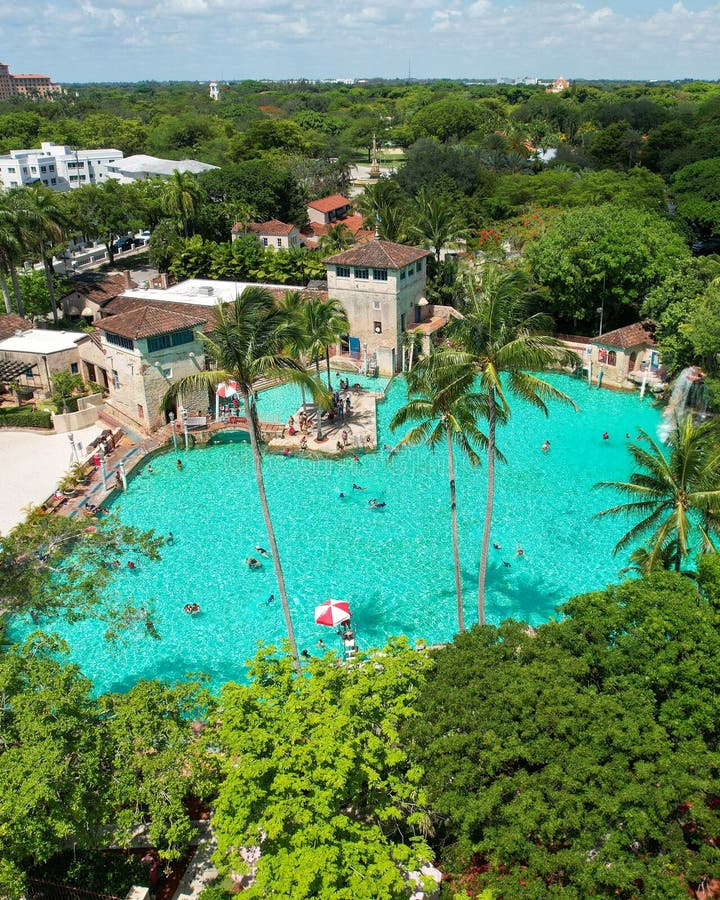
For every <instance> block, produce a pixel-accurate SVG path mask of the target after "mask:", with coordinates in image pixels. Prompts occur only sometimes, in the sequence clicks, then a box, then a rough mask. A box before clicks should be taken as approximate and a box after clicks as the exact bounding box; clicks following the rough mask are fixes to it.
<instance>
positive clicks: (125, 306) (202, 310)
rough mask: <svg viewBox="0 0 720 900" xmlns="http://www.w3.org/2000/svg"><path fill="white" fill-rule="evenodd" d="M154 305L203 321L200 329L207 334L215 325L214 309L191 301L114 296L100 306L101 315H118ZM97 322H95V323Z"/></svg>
mask: <svg viewBox="0 0 720 900" xmlns="http://www.w3.org/2000/svg"><path fill="white" fill-rule="evenodd" d="M148 306H149V307H154V308H155V309H159V310H161V311H168V310H169V311H170V312H174V313H178V315H181V316H191V317H193V318H197V319H198V321H201V320H202V321H203V322H204V323H205V324H204V325H203V326H202V331H204V332H205V333H206V334H209V333H210V332H211V331H212V330H213V328H214V327H215V310H214V309H213V308H212V307H208V306H200V305H195V304H193V303H173V302H172V301H165V300H157V301H152V300H144V299H143V298H142V297H116V298H115V299H114V300H111V301H110V302H109V303H107V304H106V305H105V306H103V308H102V312H103V316H118V315H121V314H122V313H126V312H130V311H131V310H135V309H145V308H146V307H148ZM96 324H97V323H96Z"/></svg>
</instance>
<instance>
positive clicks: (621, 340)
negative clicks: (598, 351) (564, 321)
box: [590, 322, 655, 350]
mask: <svg viewBox="0 0 720 900" xmlns="http://www.w3.org/2000/svg"><path fill="white" fill-rule="evenodd" d="M654 332H655V324H654V323H653V322H634V323H633V324H632V325H625V326H624V327H623V328H616V329H615V331H608V332H607V333H606V334H601V335H600V337H596V338H593V339H592V340H591V341H590V343H591V344H596V345H597V346H600V347H616V348H617V349H618V350H627V349H628V348H629V347H639V346H640V345H641V344H646V345H647V346H650V347H652V346H654V344H655V338H654V336H653V335H654Z"/></svg>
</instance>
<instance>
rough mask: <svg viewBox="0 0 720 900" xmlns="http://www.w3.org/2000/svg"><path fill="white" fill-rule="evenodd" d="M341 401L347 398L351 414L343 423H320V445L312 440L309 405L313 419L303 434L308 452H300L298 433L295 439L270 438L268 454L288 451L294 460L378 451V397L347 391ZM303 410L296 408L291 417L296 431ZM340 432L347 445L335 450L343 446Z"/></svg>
mask: <svg viewBox="0 0 720 900" xmlns="http://www.w3.org/2000/svg"><path fill="white" fill-rule="evenodd" d="M341 396H342V397H343V399H344V398H345V397H348V396H349V397H350V404H351V406H350V413H349V415H347V414H346V416H345V418H344V419H343V420H342V421H333V422H329V421H327V420H325V419H324V420H323V423H322V433H323V439H322V441H318V440H317V439H316V437H315V435H316V434H317V424H316V421H315V418H314V416H315V409H314V407H313V406H312V405H310V404H308V407H307V409H308V411H309V415H311V416H312V419H311V421H310V422H309V425H308V428H307V430H306V435H305V437H306V440H307V450H305V451H303V450H301V449H300V442H301V440H302V438H303V435H302V434H301V433H300V431H299V430H298V432H297V433H296V434H294V435H290V434H288V433H287V429H285V433H284V434H283V435H282V436H279V437H275V438H272V439H271V440H270V441H269V442H268V447H270V449H271V450H280V451H283V452H284V451H285V450H288V451H289V452H290V453H292V454H293V455H294V456H301V455H308V456H317V455H322V456H349V455H351V454H355V453H358V452H363V453H365V452H368V451H372V450H377V413H376V401H377V398H378V396H379V395H378V394H376V393H375V392H374V391H366V390H363V389H362V388H351V389H350V390H349V391H343V392H342V393H341ZM301 412H302V406H300V407H298V409H297V410H296V412H295V413H294V419H295V427H296V428H297V425H298V422H299V420H300V413H301ZM343 432H346V433H347V443H346V444H345V445H344V446H343V448H342V449H341V448H339V447H338V443H341V444H342V443H343V440H342V435H343Z"/></svg>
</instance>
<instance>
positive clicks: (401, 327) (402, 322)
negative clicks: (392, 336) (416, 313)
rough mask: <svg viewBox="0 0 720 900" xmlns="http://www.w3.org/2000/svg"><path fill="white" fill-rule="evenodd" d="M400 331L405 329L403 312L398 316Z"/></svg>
mask: <svg viewBox="0 0 720 900" xmlns="http://www.w3.org/2000/svg"><path fill="white" fill-rule="evenodd" d="M400 331H405V313H403V314H402V315H401V316H400Z"/></svg>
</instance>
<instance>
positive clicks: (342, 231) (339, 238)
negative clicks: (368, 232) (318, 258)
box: [318, 222, 355, 253]
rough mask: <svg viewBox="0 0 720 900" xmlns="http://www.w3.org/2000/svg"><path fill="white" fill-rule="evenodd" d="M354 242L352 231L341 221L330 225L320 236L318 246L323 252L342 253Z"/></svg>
mask: <svg viewBox="0 0 720 900" xmlns="http://www.w3.org/2000/svg"><path fill="white" fill-rule="evenodd" d="M354 243H355V236H354V235H353V233H352V231H350V229H349V228H348V227H347V225H344V224H343V223H342V222H338V223H337V224H336V225H331V226H330V227H329V228H328V230H327V232H326V233H325V234H323V235H322V236H321V238H320V241H319V244H318V246H319V247H320V249H321V250H322V251H323V253H342V251H343V250H347V248H348V247H350V246H351V245H352V244H354Z"/></svg>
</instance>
